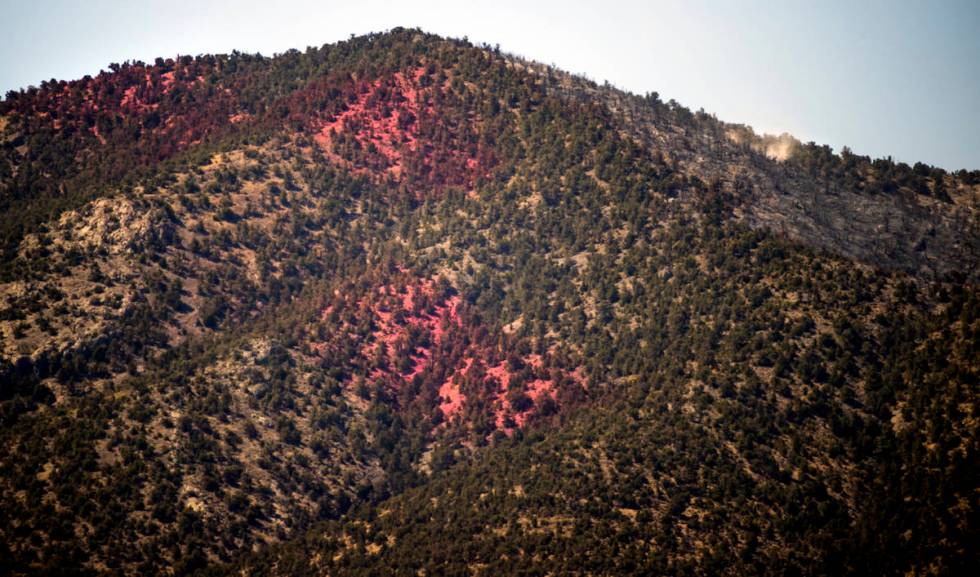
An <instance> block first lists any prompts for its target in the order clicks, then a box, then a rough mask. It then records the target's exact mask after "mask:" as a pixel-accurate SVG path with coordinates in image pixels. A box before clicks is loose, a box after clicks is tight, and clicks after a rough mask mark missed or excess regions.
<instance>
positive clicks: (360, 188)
mask: <svg viewBox="0 0 980 577" xmlns="http://www.w3.org/2000/svg"><path fill="white" fill-rule="evenodd" d="M148 68H150V71H149V72H147V70H148ZM59 95H60V96H59ZM0 113H2V118H3V119H4V125H3V133H2V134H3V157H2V162H0V166H2V167H3V170H2V171H0V185H2V186H3V195H2V199H3V200H2V202H3V207H4V213H5V215H6V217H5V219H4V222H5V224H4V229H3V238H4V239H5V240H4V243H5V244H4V247H5V248H4V255H5V257H4V261H3V276H2V277H0V278H2V279H3V283H2V285H0V307H2V308H0V330H2V334H3V348H2V350H0V354H2V357H3V358H2V359H0V374H2V375H3V378H2V382H3V389H2V391H0V393H2V394H0V403H2V412H0V422H2V423H3V425H2V429H3V435H4V438H3V442H4V444H5V446H6V447H8V448H9V452H8V454H7V455H6V456H5V457H3V458H0V499H2V501H0V502H2V504H3V507H2V509H3V517H2V520H3V521H4V522H3V523H0V526H3V527H7V529H0V531H2V532H0V535H2V545H3V547H4V556H5V557H7V558H9V559H12V560H13V562H12V564H13V572H15V573H25V574H26V573H57V572H58V571H57V569H58V568H59V567H72V568H78V569H79V570H80V571H83V572H89V573H105V572H111V571H118V572H122V573H124V574H136V573H175V574H190V573H194V572H196V571H199V572H203V573H204V574H223V573H225V572H229V573H230V572H238V571H241V570H247V571H249V572H256V573H259V572H261V573H270V574H282V573H296V574H302V573H306V572H317V573H319V572H323V571H328V572H331V573H339V574H372V573H377V572H379V571H390V572H396V573H405V574H408V573H413V574H416V573H417V572H418V571H419V570H423V571H431V572H449V573H457V572H458V573H464V572H469V573H474V572H475V573H481V572H482V573H487V574H491V573H516V572H521V571H525V572H528V571H529V572H537V573H541V574H546V573H548V572H556V571H557V572H561V573H575V572H580V573H585V572H592V573H610V572H616V573H640V574H643V573H649V572H651V571H652V572H668V573H681V572H687V573H691V574H715V573H723V572H728V573H733V574H739V573H767V574H775V573H780V574H784V573H786V572H797V573H800V574H823V573H828V572H833V573H861V572H867V571H868V570H871V569H872V568H875V567H878V568H882V571H881V572H887V573H903V574H904V573H908V572H912V573H921V574H929V573H936V574H957V573H960V572H963V571H964V570H966V569H967V568H968V567H969V565H970V562H971V555H970V551H971V550H975V549H971V546H972V544H974V543H976V538H977V531H976V527H975V514H976V510H977V507H978V505H977V502H976V496H975V494H974V493H971V491H973V490H974V489H975V487H973V486H972V485H971V484H972V483H973V481H974V480H975V479H976V473H977V470H976V464H975V463H976V462H977V460H976V459H975V458H974V457H975V455H976V451H977V446H976V439H977V435H976V432H977V430H976V427H977V422H976V419H975V418H974V416H973V415H975V407H976V404H977V400H978V399H977V395H976V392H977V388H976V385H977V374H978V367H977V364H976V360H975V355H972V354H971V351H975V350H976V336H977V330H978V327H980V323H978V321H977V317H976V314H977V312H978V311H980V307H978V301H980V299H978V295H977V292H976V285H975V280H976V278H975V275H976V270H977V267H976V264H977V257H978V254H980V252H978V251H980V235H978V234H977V221H976V209H977V205H976V195H977V191H978V182H977V174H976V173H967V172H965V171H962V172H960V173H957V174H949V173H946V172H944V171H940V170H938V169H933V168H930V167H925V166H924V165H916V166H915V167H908V166H906V165H902V164H901V163H898V164H896V163H892V162H889V161H881V160H879V161H871V160H870V159H867V158H864V157H859V156H855V155H853V154H850V153H849V152H848V153H846V154H844V155H842V156H835V155H833V154H831V153H830V151H829V149H828V148H826V147H818V146H816V145H814V144H812V143H810V144H800V143H795V142H793V141H787V140H785V139H783V140H781V141H777V143H778V144H781V145H783V150H782V152H781V153H780V154H776V155H773V156H776V157H777V158H771V157H770V156H769V155H767V152H771V151H769V149H768V148H769V145H770V144H772V142H771V141H769V140H766V139H765V138H761V137H756V136H754V135H753V134H752V133H751V131H750V130H749V129H747V128H744V127H739V126H737V125H730V124H725V123H722V122H720V121H717V120H716V119H714V118H712V117H710V116H708V115H705V114H703V113H691V112H690V111H688V110H687V109H686V108H683V107H681V106H679V105H677V104H676V103H662V102H660V101H659V98H658V97H656V96H655V95H648V96H646V97H638V96H631V95H627V94H624V93H622V92H619V91H616V90H614V89H611V88H608V87H599V86H597V85H595V84H594V83H590V82H588V81H585V80H581V79H576V78H574V77H571V76H569V75H567V74H564V73H561V72H558V71H554V70H552V69H550V68H548V67H544V66H541V65H537V64H533V63H528V62H526V61H523V60H521V59H519V58H517V57H512V56H505V55H501V54H499V53H498V52H497V51H495V50H492V49H488V48H486V47H483V48H480V47H474V46H472V45H470V44H469V43H467V42H464V41H455V40H446V39H442V38H439V37H436V36H432V35H426V34H424V33H422V32H420V31H417V30H402V29H397V30H394V31H391V32H389V33H385V34H376V35H368V36H365V37H359V38H354V39H352V40H350V41H348V42H343V43H338V44H336V45H328V46H325V47H323V48H320V49H309V50H307V52H305V53H300V52H298V51H291V52H287V53H285V54H283V55H279V56H277V57H275V58H271V59H265V58H260V57H257V56H248V55H234V54H233V55H231V56H213V57H212V56H206V57H198V58H190V57H187V58H182V59H179V60H177V61H172V62H168V61H164V60H160V61H158V63H156V64H154V65H153V67H147V66H145V65H141V64H139V63H136V64H128V65H123V66H121V67H117V69H115V70H114V71H113V72H111V73H106V74H104V75H100V76H99V77H96V78H95V79H91V80H85V81H82V82H81V83H79V84H67V83H66V84H61V83H48V84H47V85H45V86H43V87H42V88H41V89H39V90H38V91H25V92H21V93H18V94H17V95H16V97H13V96H8V99H7V100H5V101H4V103H3V105H2V106H0ZM786 147H789V148H791V149H792V150H793V153H792V154H791V155H789V156H786V155H785V154H783V153H784V152H785V149H786ZM56 158H57V159H59V160H54V159H56ZM930 231H931V232H930ZM940 449H942V450H940ZM518 465H519V466H518ZM862 486H873V487H876V491H875V493H874V495H873V496H872V497H871V498H868V499H864V498H862V497H863V495H862V492H861V487H862ZM440 495H449V496H450V497H449V498H448V500H444V499H443V498H442V497H440ZM453 495H457V496H459V497H452V496H453ZM909 503H912V505H909ZM746 512H754V515H755V517H753V516H752V515H748V514H747V513H746ZM305 531H310V532H309V533H308V534H307V535H308V536H307V537H303V534H304V532H305ZM853 535H857V537H856V538H855V539H856V540H855V542H854V543H848V542H847V540H848V538H849V537H850V536H853ZM908 535H911V537H909V536H908ZM456 536H460V538H459V540H458V541H455V542H454V541H453V539H454V538H455V537H456ZM454 543H455V544H454ZM440 550H445V551H451V552H452V553H449V554H447V553H443V552H440ZM283 568H287V569H283ZM583 568H584V569H583Z"/></svg>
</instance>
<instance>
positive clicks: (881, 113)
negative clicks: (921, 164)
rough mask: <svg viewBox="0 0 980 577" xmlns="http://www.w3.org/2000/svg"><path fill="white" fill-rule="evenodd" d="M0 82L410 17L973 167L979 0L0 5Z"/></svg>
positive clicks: (763, 120) (724, 114) (296, 43)
mask: <svg viewBox="0 0 980 577" xmlns="http://www.w3.org/2000/svg"><path fill="white" fill-rule="evenodd" d="M0 5H2V12H0V14H3V21H4V23H3V25H2V28H3V30H2V34H0V90H2V91H3V92H4V93H6V91H7V90H10V89H15V88H23V87H26V86H28V85H30V84H38V83H40V81H41V80H43V79H50V78H59V79H62V78H64V79H72V78H78V77H81V76H84V75H85V74H94V73H97V72H98V71H99V70H100V69H101V68H106V67H107V66H108V64H109V63H110V62H122V61H125V60H128V59H133V60H135V59H139V60H144V61H152V59H153V58H154V57H156V56H174V55H176V54H192V55H194V54H200V53H217V52H230V51H231V50H233V49H238V50H241V51H246V52H261V53H263V54H266V55H271V54H273V53H276V52H282V51H284V50H286V49H289V48H299V49H304V48H305V47H307V46H319V45H321V44H324V43H327V42H334V41H336V40H340V39H345V38H347V37H348V36H350V35H351V34H362V33H365V32H372V31H383V30H386V29H390V28H393V27H396V26H406V27H415V26H418V27H421V28H423V29H425V30H427V31H430V32H435V33H439V34H442V35H449V36H456V37H462V36H468V37H469V39H470V40H472V41H475V42H487V43H490V44H500V47H501V48H502V49H503V50H506V51H508V52H513V53H517V54H520V55H522V56H526V57H528V58H532V59H534V60H539V61H542V62H545V63H549V64H556V65H558V66H559V67H561V68H563V69H565V70H568V71H570V72H576V73H584V74H585V75H587V76H589V77H590V78H592V79H594V80H597V81H600V82H601V81H603V80H609V81H610V82H611V83H613V84H615V85H617V86H619V87H621V88H624V89H627V90H630V91H632V92H637V93H644V92H648V91H657V92H659V93H660V94H661V96H662V97H663V98H664V99H665V100H666V99H670V98H674V99H676V100H677V101H678V102H680V103H682V104H684V105H685V106H688V107H689V108H691V109H692V110H697V109H699V108H704V109H705V110H706V111H707V112H711V113H714V114H716V115H717V116H718V117H719V118H720V119H722V120H726V121H729V122H741V123H745V124H749V125H751V126H753V127H755V129H756V130H757V131H758V132H770V133H780V132H790V133H792V134H794V135H796V136H797V137H798V138H800V139H802V140H804V141H808V140H815V141H817V142H819V143H826V144H830V145H831V146H833V147H834V148H835V149H836V150H839V149H840V147H841V146H843V145H848V146H850V147H851V148H852V149H853V150H854V151H855V152H856V153H859V154H869V155H871V156H887V155H891V156H893V157H894V158H895V159H896V160H903V161H907V162H913V161H916V160H922V161H925V162H928V163H930V164H936V165H939V166H942V167H944V168H949V169H954V170H955V169H959V168H970V169H980V0H955V1H954V0H951V1H945V2H943V1H938V0H936V1H932V2H929V1H914V0H891V1H861V0H845V1H839V0H833V1H831V0H820V1H812V0H810V1H807V2H793V1H783V2H777V1H770V2H761V1H760V2H756V1H748V0H742V1H734V0H732V1H729V2H720V1H718V2H709V1H694V0H691V1H664V2H653V1H651V2H639V1H633V2H625V1H622V2H619V1H614V0H600V1H594V2H579V1H573V0H562V1H544V2H532V1H530V0H523V1H520V2H512V1H509V0H493V1H471V2H467V1H463V0H457V1H442V2H440V1H430V2H411V1H407V0H405V1H382V0H371V1H368V0H345V1H343V2H333V1H319V2H313V1H296V2H286V1H282V0H279V1H274V0H267V1H264V2H259V1H237V2H235V1H231V0H215V1H208V0H194V1H186V0H168V1H166V2H157V1H147V0H129V1H116V0H88V1H84V2H83V1H78V2H71V1H67V0H63V1H54V0H23V1H11V0H0Z"/></svg>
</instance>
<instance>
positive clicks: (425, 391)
mask: <svg viewBox="0 0 980 577" xmlns="http://www.w3.org/2000/svg"><path fill="white" fill-rule="evenodd" d="M328 302H329V304H327V305H326V306H325V307H324V308H323V309H322V313H321V316H320V319H319V322H318V323H317V325H316V327H315V328H314V335H315V336H314V338H313V339H312V341H313V342H314V344H312V345H311V346H310V351H311V354H313V355H314V356H316V357H317V358H319V360H320V362H321V363H322V364H323V366H325V367H330V366H342V365H344V364H346V363H349V364H350V366H351V371H350V373H349V379H348V380H347V381H346V386H350V387H354V388H355V389H356V390H357V391H358V393H359V394H361V395H362V396H373V397H379V398H383V399H385V400H387V401H389V402H391V403H393V404H394V405H395V406H397V407H398V409H399V410H402V411H411V412H418V413H421V415H422V416H424V417H425V418H427V419H431V423H432V425H434V426H435V427H437V428H444V427H448V428H457V429H459V430H462V431H467V432H468V431H473V432H476V433H479V434H483V435H490V434H492V433H493V432H494V431H500V432H502V433H503V434H505V435H511V434H512V433H513V432H514V431H515V430H516V429H518V428H521V427H524V426H525V425H527V424H528V423H531V422H534V421H536V420H541V419H545V418H547V417H550V416H552V415H555V414H556V413H558V412H559V410H560V409H562V408H566V407H569V406H571V405H573V404H575V403H577V402H579V401H580V400H582V399H583V398H584V397H585V394H586V387H585V384H584V379H583V378H581V376H580V374H579V373H578V372H577V371H576V372H572V373H569V372H567V371H565V370H563V369H561V368H559V367H558V364H557V363H554V362H553V360H554V359H553V358H552V357H551V355H550V354H548V353H547V352H544V354H535V353H533V352H532V351H531V350H530V347H529V346H528V344H527V343H525V342H522V341H521V340H519V339H517V338H514V337H511V336H509V335H507V334H505V333H503V332H501V331H491V330H488V329H487V328H486V327H485V326H484V324H483V323H482V321H481V320H480V318H479V315H478V314H477V312H476V311H475V310H473V309H471V307H469V306H468V305H467V304H466V303H465V301H464V300H462V299H461V298H460V296H459V295H458V294H457V292H456V290H455V289H454V288H453V287H452V286H450V285H449V284H448V283H447V282H445V281H443V280H431V279H416V278H413V277H412V276H411V275H410V274H408V273H399V274H397V275H395V276H394V278H391V279H386V281H385V282H383V283H382V284H376V285H374V286H368V287H363V286H362V287H356V286H353V285H352V286H350V287H346V288H345V289H343V290H337V291H336V292H335V293H334V294H333V295H331V297H330V298H329V299H328Z"/></svg>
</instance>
